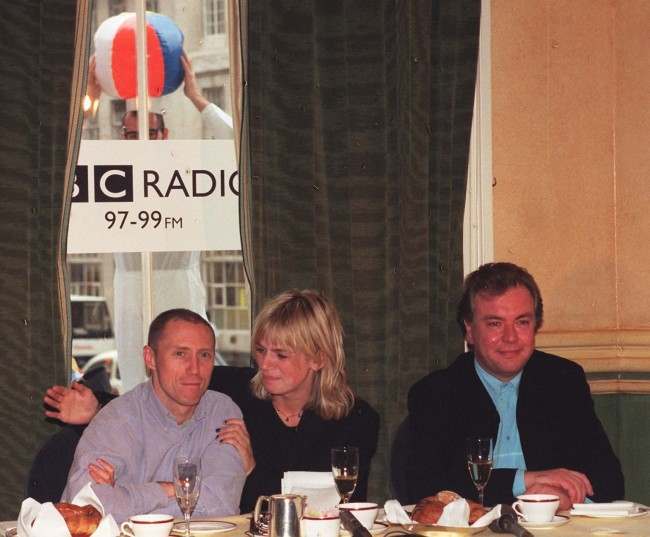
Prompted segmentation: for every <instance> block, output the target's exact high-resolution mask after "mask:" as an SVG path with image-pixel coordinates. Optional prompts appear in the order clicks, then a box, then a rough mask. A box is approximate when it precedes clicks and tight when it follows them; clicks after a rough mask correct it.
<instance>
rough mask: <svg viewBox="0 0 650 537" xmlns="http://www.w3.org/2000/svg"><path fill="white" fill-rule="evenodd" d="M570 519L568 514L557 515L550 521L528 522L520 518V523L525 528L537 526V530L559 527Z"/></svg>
mask: <svg viewBox="0 0 650 537" xmlns="http://www.w3.org/2000/svg"><path fill="white" fill-rule="evenodd" d="M568 521H569V517H568V516H564V515H555V516H554V517H553V520H551V521H550V522H527V521H525V520H523V519H521V518H520V519H519V525H520V526H523V527H524V528H535V529H536V530H543V529H551V528H557V527H558V526H561V525H562V524H566V523H567V522H568Z"/></svg>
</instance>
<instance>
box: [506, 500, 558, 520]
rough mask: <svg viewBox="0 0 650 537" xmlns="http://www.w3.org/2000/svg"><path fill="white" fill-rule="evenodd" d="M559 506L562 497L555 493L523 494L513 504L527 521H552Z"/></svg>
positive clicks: (516, 510)
mask: <svg viewBox="0 0 650 537" xmlns="http://www.w3.org/2000/svg"><path fill="white" fill-rule="evenodd" d="M559 506H560V498H559V496H556V495H554V494H522V495H521V496H517V501H516V502H515V503H513V504H512V508H513V509H514V510H515V512H516V513H517V514H518V515H519V516H520V517H521V518H523V519H524V520H525V521H526V522H551V521H552V520H553V517H554V516H555V512H556V511H557V508H558V507H559Z"/></svg>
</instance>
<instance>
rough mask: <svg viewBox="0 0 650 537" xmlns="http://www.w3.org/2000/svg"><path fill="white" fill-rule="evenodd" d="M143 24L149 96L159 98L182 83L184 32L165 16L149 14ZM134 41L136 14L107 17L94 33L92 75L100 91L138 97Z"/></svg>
mask: <svg viewBox="0 0 650 537" xmlns="http://www.w3.org/2000/svg"><path fill="white" fill-rule="evenodd" d="M146 20H147V54H148V59H147V64H148V86H149V96H150V97H160V96H161V95H166V94H168V93H171V92H172V91H174V90H176V89H177V88H178V87H179V86H180V85H181V83H182V82H183V75H184V73H183V65H182V64H181V54H182V52H183V32H181V30H180V29H179V28H178V26H177V25H176V24H175V23H174V21H172V20H171V19H170V18H169V17H166V16H165V15H160V14H158V13H152V12H150V11H148V12H147V14H146ZM135 40H136V22H135V13H120V14H119V15H115V16H114V17H109V18H108V19H106V20H105V21H104V22H102V24H101V25H100V26H99V28H97V31H96V32H95V61H96V67H95V75H96V76H97V80H98V82H99V84H100V85H101V87H102V91H104V92H105V93H108V94H109V95H111V96H113V97H119V98H121V99H133V98H135V97H137V94H138V79H137V68H136V63H137V60H136V51H135Z"/></svg>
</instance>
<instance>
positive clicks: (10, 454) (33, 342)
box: [0, 0, 84, 520]
mask: <svg viewBox="0 0 650 537" xmlns="http://www.w3.org/2000/svg"><path fill="white" fill-rule="evenodd" d="M78 3H79V6H78ZM83 4H84V2H83V1H82V0H80V1H79V2H77V1H75V0H58V1H57V0H21V1H20V2H2V8H1V12H0V40H1V43H2V45H1V46H2V52H1V53H0V56H1V57H2V62H0V99H1V106H0V243H1V246H0V248H1V251H2V271H1V274H2V276H1V278H0V341H1V342H2V354H3V356H2V359H1V360H0V398H1V404H0V431H2V448H0V449H1V450H2V457H1V460H2V464H0V483H2V486H1V487H0V519H2V520H7V519H15V518H16V516H17V514H18V511H19V509H20V503H21V501H22V500H23V499H24V497H25V485H26V476H27V472H28V469H29V466H30V465H31V461H32V458H33V456H34V455H35V453H36V451H37V449H38V448H39V447H40V445H41V443H42V442H43V440H44V439H45V437H46V436H47V434H48V433H50V432H52V426H51V425H49V424H47V423H46V422H45V420H44V417H43V410H42V397H43V393H44V391H45V389H46V387H48V386H50V385H52V384H54V383H59V384H61V383H66V381H67V379H68V372H69V370H70V363H69V359H68V360H66V359H65V356H66V354H67V353H66V352H65V350H64V348H65V347H66V341H67V340H68V338H67V332H66V330H67V323H66V319H67V305H66V304H67V293H66V291H65V284H64V281H65V278H64V270H63V268H64V261H65V234H66V231H65V227H64V226H62V222H63V221H65V218H66V212H67V211H66V209H65V207H64V206H65V203H64V198H65V192H66V189H68V188H70V187H69V184H70V183H69V181H67V179H66V177H70V175H69V171H70V170H71V167H72V162H73V160H72V155H71V151H70V146H69V144H68V136H69V132H71V131H72V130H73V129H71V128H70V125H74V121H73V119H74V118H73V117H72V116H73V114H71V110H72V108H71V97H72V98H73V100H74V102H76V103H80V102H81V100H80V98H79V95H78V94H76V93H75V91H78V89H79V87H81V82H80V81H79V82H78V83H77V84H75V83H73V79H74V78H75V76H77V75H78V74H77V73H76V72H75V70H74V57H75V44H78V43H79V39H78V36H77V35H76V33H75V32H76V28H75V21H76V18H77V10H78V9H81V8H82V7H83ZM76 108H77V109H78V108H79V105H77V107H76ZM79 125H80V122H79ZM73 153H74V152H73ZM74 160H76V158H75V159H74ZM68 348H69V344H68Z"/></svg>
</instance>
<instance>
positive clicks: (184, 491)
mask: <svg viewBox="0 0 650 537" xmlns="http://www.w3.org/2000/svg"><path fill="white" fill-rule="evenodd" d="M200 489H201V459H199V458H198V457H184V456H181V457H176V459H175V460H174V492H175V493H176V501H177V502H178V507H180V509H181V512H182V513H183V518H185V537H190V518H191V516H192V511H194V507H196V502H197V500H198V499H199V491H200Z"/></svg>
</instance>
